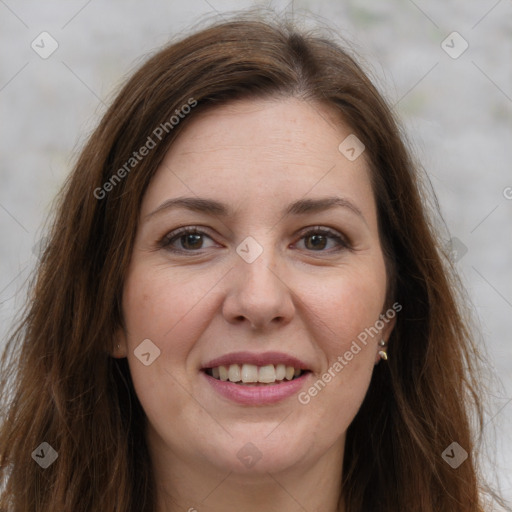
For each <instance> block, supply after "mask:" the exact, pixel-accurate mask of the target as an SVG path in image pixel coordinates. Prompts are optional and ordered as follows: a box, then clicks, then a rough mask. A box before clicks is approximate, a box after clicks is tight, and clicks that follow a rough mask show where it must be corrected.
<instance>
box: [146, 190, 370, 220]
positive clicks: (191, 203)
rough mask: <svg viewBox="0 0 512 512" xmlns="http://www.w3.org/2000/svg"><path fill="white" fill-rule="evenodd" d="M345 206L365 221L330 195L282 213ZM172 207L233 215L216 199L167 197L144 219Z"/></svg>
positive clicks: (348, 205) (303, 201) (356, 210)
mask: <svg viewBox="0 0 512 512" xmlns="http://www.w3.org/2000/svg"><path fill="white" fill-rule="evenodd" d="M336 207H340V208H346V209H348V210H350V211H352V212H353V213H355V214H356V215H357V216H359V217H361V219H362V220H363V221H364V222H365V223H366V220H365V218H364V215H363V213H362V212H361V210H360V209H359V208H358V207H357V206H356V205H355V204H353V203H352V202H350V201H349V200H348V199H345V198H342V197H337V196H330V197H323V198H319V199H299V200H298V201H295V202H294V203H291V204H290V205H288V207H287V208H286V209H285V210H284V211H283V214H284V215H305V214H308V213H319V212H324V211H326V210H330V209H332V208H336ZM173 208H184V209H187V210H191V211H194V212H199V213H206V214H210V215H215V216H219V217H228V216H231V215H233V211H232V210H231V209H230V208H229V207H228V206H227V205H225V204H224V203H221V202H219V201H216V200H214V199H205V198H201V197H177V198H173V199H167V200H166V201H164V202H163V203H162V204H161V205H160V206H158V207H157V208H156V209H155V210H153V211H152V212H151V213H149V214H148V215H146V219H149V218H150V217H153V216H154V215H156V214H157V213H160V212H163V211H166V210H170V209H173Z"/></svg>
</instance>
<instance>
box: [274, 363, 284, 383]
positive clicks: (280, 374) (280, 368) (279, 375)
mask: <svg viewBox="0 0 512 512" xmlns="http://www.w3.org/2000/svg"><path fill="white" fill-rule="evenodd" d="M285 376H286V366H285V365H284V364H278V365H277V366H276V380H283V379H284V378H285Z"/></svg>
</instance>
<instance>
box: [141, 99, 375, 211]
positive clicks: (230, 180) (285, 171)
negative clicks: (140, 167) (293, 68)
mask: <svg viewBox="0 0 512 512" xmlns="http://www.w3.org/2000/svg"><path fill="white" fill-rule="evenodd" d="M351 134H352V131H351V129H350V127H349V126H348V125H346V124H344V123H343V122H342V120H341V116H339V115H338V114H334V113H333V111H332V108H330V107H328V106H326V105H323V104H319V103H312V102H306V101H303V100H299V99H295V98H288V99H279V100H278V99H265V100H260V99H257V100H255V99H251V100H237V101H234V102H231V103H228V104H225V105H222V106H218V107H214V108H210V109H208V110H207V111H203V112H198V113H197V114H196V115H195V116H194V117H193V118H191V119H188V120H187V126H186V127H185V128H184V130H183V132H182V133H181V134H180V135H179V137H178V138H177V139H176V141H175V142H174V143H173V145H172V146H171V148H170V149H169V151H168V152H167V155H166V156H165V158H164V161H163V162H162V164H161V166H160V167H159V169H158V170H157V172H156V174H155V176H154V177H153V179H152V182H151V183H150V186H149V188H148V191H147V193H146V196H145V199H144V202H143V212H142V214H144V213H147V212H148V211H149V210H150V209H151V208H154V207H155V205H156V204H157V203H159V202H161V201H164V200H166V199H168V198H169V197H178V196H181V195H187V196H190V195H198V196H201V197H205V196H207V197H210V198H215V199H220V200H222V201H223V202H229V201H231V202H235V203H236V204H237V205H239V204H240V203H242V204H244V202H246V203H247V204H254V203H255V202H256V203H257V204H260V205H261V206H263V204H262V203H263V202H264V203H265V207H266V208H267V207H272V204H275V206H276V207H279V208H282V206H283V202H291V201H294V200H296V199H297V198H299V197H302V196H323V195H333V194H336V193H339V194H340V195H343V196H350V197H351V199H353V200H354V201H356V202H360V203H362V204H361V205H360V207H361V209H366V210H367V214H368V215H370V216H371V215H372V213H373V209H374V205H373V204H372V203H373V199H372V198H373V193H372V191H371V185H370V179H369V171H368V166H367V164H366V161H365V158H364V157H365V155H364V153H363V154H362V155H361V156H360V157H359V158H357V159H356V160H354V161H350V160H348V159H347V158H346V157H345V156H344V155H343V154H342V153H341V152H340V151H339V149H338V147H339V145H340V143H341V142H342V141H343V140H344V139H345V138H346V137H348V136H349V135H351ZM272 199H273V201H272ZM271 203H272V204H271ZM365 203H369V204H365Z"/></svg>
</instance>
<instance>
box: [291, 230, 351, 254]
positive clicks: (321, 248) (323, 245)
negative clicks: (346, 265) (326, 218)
mask: <svg viewBox="0 0 512 512" xmlns="http://www.w3.org/2000/svg"><path fill="white" fill-rule="evenodd" d="M302 241H303V243H304V249H305V250H307V251H314V252H323V253H333V252H337V251H341V250H343V249H349V248H350V244H349V242H348V241H347V240H346V239H345V238H344V237H343V236H342V235H341V234H340V233H338V232H337V231H334V230H332V229H329V228H322V227H318V228H314V229H310V230H309V231H306V233H304V234H303V236H302V238H301V239H300V242H302Z"/></svg>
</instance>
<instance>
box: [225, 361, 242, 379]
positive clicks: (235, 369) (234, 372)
mask: <svg viewBox="0 0 512 512" xmlns="http://www.w3.org/2000/svg"><path fill="white" fill-rule="evenodd" d="M228 377H229V381H230V382H240V381H241V380H242V378H241V376H240V366H239V365H237V364H232V365H230V367H229V371H228Z"/></svg>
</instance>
